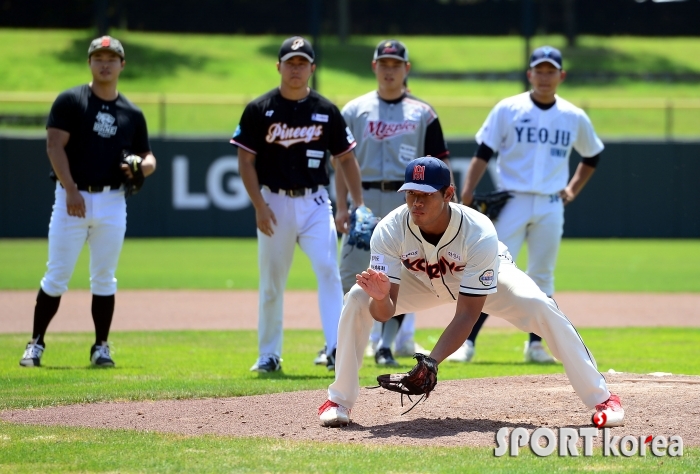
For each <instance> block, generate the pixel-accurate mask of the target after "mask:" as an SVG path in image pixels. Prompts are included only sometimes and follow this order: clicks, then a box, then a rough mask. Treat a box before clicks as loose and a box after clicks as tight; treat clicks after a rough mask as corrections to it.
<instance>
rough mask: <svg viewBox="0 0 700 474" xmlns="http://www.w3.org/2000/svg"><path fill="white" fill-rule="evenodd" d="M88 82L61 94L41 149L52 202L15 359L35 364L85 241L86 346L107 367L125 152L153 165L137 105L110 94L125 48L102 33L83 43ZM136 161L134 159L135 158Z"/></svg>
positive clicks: (146, 169) (149, 169)
mask: <svg viewBox="0 0 700 474" xmlns="http://www.w3.org/2000/svg"><path fill="white" fill-rule="evenodd" d="M88 65H89V66H90V71H91V73H92V81H91V82H90V83H89V84H84V85H81V86H77V87H74V88H72V89H68V90H67V91H64V92H62V93H61V94H60V95H59V96H58V98H56V101H55V102H54V103H53V106H52V107H51V112H50V114H49V119H48V123H47V125H46V130H47V147H46V148H47V153H48V156H49V160H50V161H51V166H52V168H53V175H54V177H55V179H56V200H55V203H54V207H53V213H52V214H51V223H50V224H49V261H48V263H47V271H46V273H45V274H44V278H43V279H42V280H41V288H40V289H39V294H38V295H37V298H36V306H35V308H34V330H33V333H32V340H31V341H30V342H29V343H28V344H27V347H26V349H25V351H24V355H23V356H22V360H21V361H20V365H22V366H25V367H35V366H39V365H40V360H41V356H42V354H43V352H44V348H45V347H46V346H45V342H44V336H45V334H46V329H47V328H48V326H49V323H50V322H51V319H52V318H53V316H54V315H55V314H56V312H57V311H58V306H59V303H60V301H61V295H62V294H63V293H65V292H66V291H67V290H68V281H69V280H70V277H71V275H72V273H73V269H74V268H75V264H76V262H77V259H78V256H79V255H80V251H81V249H82V248H83V245H84V244H85V242H86V241H87V243H88V245H89V246H90V289H91V293H92V319H93V321H94V323H95V344H94V345H93V346H92V347H91V348H90V362H91V364H92V365H94V366H99V367H113V366H114V361H113V360H112V358H111V355H110V351H109V345H108V343H107V338H108V336H109V328H110V326H111V323H112V315H113V313H114V294H115V293H116V291H117V280H116V278H114V274H115V272H116V269H117V262H118V260H119V254H120V253H121V249H122V244H123V243H124V233H125V232H126V202H125V199H124V185H123V183H124V181H125V178H132V177H133V175H132V173H131V170H130V168H129V167H128V166H126V165H125V164H122V158H123V155H124V153H125V152H126V153H127V154H131V155H137V156H139V157H140V158H141V163H140V167H141V170H142V172H143V174H144V176H148V175H150V174H151V173H153V172H154V171H155V169H156V159H155V157H154V156H153V153H151V147H150V144H149V141H148V131H147V128H146V120H145V118H144V116H143V113H142V112H141V110H139V109H138V108H137V107H136V106H135V105H134V104H132V103H131V102H130V101H129V100H128V99H127V98H126V97H124V96H123V95H121V94H120V93H118V92H117V82H118V80H119V75H120V73H121V72H122V70H123V69H124V65H125V61H124V48H123V47H122V45H121V43H120V42H119V41H118V40H116V39H115V38H112V37H109V36H103V37H101V38H97V39H95V40H93V41H92V42H91V43H90V46H89V48H88ZM137 161H138V159H137Z"/></svg>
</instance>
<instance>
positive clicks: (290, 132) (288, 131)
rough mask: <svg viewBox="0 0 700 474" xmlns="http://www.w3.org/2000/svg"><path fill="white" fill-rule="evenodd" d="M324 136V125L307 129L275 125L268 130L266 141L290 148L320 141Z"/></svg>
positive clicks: (281, 124)
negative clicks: (298, 144) (299, 144)
mask: <svg viewBox="0 0 700 474" xmlns="http://www.w3.org/2000/svg"><path fill="white" fill-rule="evenodd" d="M321 135H323V126H322V125H309V126H307V127H287V124H286V123H279V122H278V123H273V124H272V125H270V128H269V129H268V130H267V136H266V137H265V141H266V142H267V143H276V144H277V145H282V146H283V147H285V148H289V147H290V146H292V145H295V144H297V143H302V142H304V143H311V142H315V141H317V140H319V139H320V138H321Z"/></svg>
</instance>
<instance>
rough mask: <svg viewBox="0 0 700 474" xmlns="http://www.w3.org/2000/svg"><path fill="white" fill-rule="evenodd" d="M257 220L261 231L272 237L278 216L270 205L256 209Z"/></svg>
mask: <svg viewBox="0 0 700 474" xmlns="http://www.w3.org/2000/svg"><path fill="white" fill-rule="evenodd" d="M255 222H256V223H257V225H258V229H260V232H262V233H263V234H265V235H267V236H268V237H272V234H274V233H275V230H274V226H276V225H277V218H275V213H274V212H272V209H270V207H269V206H265V207H263V208H261V209H256V210H255Z"/></svg>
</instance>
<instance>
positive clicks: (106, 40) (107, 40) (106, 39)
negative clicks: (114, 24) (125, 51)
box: [101, 36, 112, 48]
mask: <svg viewBox="0 0 700 474" xmlns="http://www.w3.org/2000/svg"><path fill="white" fill-rule="evenodd" d="M111 40H112V38H110V37H109V36H103V37H102V43H101V46H102V47H103V48H106V47H108V46H109V44H110V43H111Z"/></svg>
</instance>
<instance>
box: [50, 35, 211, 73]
mask: <svg viewBox="0 0 700 474" xmlns="http://www.w3.org/2000/svg"><path fill="white" fill-rule="evenodd" d="M92 39H93V38H92V36H91V35H87V34H86V35H85V36H84V37H82V38H76V39H75V40H73V42H72V43H71V44H70V46H69V47H68V48H66V49H65V50H64V51H62V52H61V53H59V54H58V59H59V60H60V61H63V62H67V63H78V64H86V62H87V50H88V45H89V44H90V41H91V40H92ZM124 51H125V55H126V63H127V67H125V68H124V71H123V72H122V74H121V78H122V79H140V78H153V79H157V78H160V77H170V76H172V75H173V74H174V73H176V72H177V70H178V69H188V70H192V71H202V70H204V67H205V66H206V65H207V63H208V62H209V61H210V58H209V57H208V56H207V55H203V54H191V53H188V54H181V53H176V52H173V51H171V50H168V49H162V48H157V47H152V46H147V45H144V44H138V43H129V44H125V45H124ZM130 64H133V65H134V67H129V65H130Z"/></svg>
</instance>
